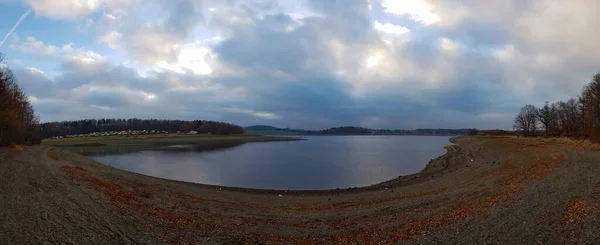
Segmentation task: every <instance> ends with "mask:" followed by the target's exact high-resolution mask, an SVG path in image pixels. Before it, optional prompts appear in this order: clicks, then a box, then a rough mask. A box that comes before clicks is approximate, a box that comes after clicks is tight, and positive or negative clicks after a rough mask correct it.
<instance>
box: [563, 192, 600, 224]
mask: <svg viewBox="0 0 600 245" xmlns="http://www.w3.org/2000/svg"><path fill="white" fill-rule="evenodd" d="M594 209H596V206H595V205H594V204H591V203H588V202H585V201H583V200H581V199H574V198H572V199H571V200H569V202H568V203H567V206H566V207H565V210H564V213H563V220H562V224H563V225H573V224H577V223H579V222H580V221H581V220H583V218H585V216H586V215H588V214H589V213H590V212H591V211H592V210H594Z"/></svg>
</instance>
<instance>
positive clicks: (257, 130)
mask: <svg viewBox="0 0 600 245" xmlns="http://www.w3.org/2000/svg"><path fill="white" fill-rule="evenodd" d="M244 130H245V131H246V133H248V134H263V135H439V136H455V135H467V134H468V133H469V129H417V130H400V129H370V128H363V127H353V126H344V127H335V128H329V129H324V130H303V129H289V128H277V127H273V126H267V125H255V126H250V127H246V128H244Z"/></svg>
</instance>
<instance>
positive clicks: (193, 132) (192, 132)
mask: <svg viewBox="0 0 600 245" xmlns="http://www.w3.org/2000/svg"><path fill="white" fill-rule="evenodd" d="M187 134H198V131H194V130H192V131H190V132H188V133H187Z"/></svg>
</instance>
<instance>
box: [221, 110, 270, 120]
mask: <svg viewBox="0 0 600 245" xmlns="http://www.w3.org/2000/svg"><path fill="white" fill-rule="evenodd" d="M225 111H229V112H234V113H241V114H247V115H250V116H253V117H257V118H262V119H269V120H273V119H280V118H281V117H280V116H278V115H276V114H274V113H270V112H260V111H254V110H248V109H240V108H237V107H231V108H225Z"/></svg>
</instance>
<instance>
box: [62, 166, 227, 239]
mask: <svg viewBox="0 0 600 245" xmlns="http://www.w3.org/2000/svg"><path fill="white" fill-rule="evenodd" d="M61 168H62V169H63V171H65V172H66V173H67V174H68V175H69V176H70V177H71V178H73V179H75V180H77V181H79V182H81V183H83V184H86V185H88V186H89V187H91V188H92V189H93V190H95V191H97V192H100V193H102V194H104V195H105V196H107V197H108V198H109V200H110V201H111V202H113V203H116V204H121V205H123V206H125V207H128V208H132V209H135V210H137V211H141V212H143V213H145V214H146V215H148V216H150V217H152V218H154V219H155V220H157V221H159V222H163V223H167V224H170V225H172V226H174V227H190V228H195V229H198V230H204V231H231V228H228V227H225V226H222V225H218V224H212V223H203V222H198V221H195V220H192V219H189V218H186V217H183V216H181V215H179V214H177V213H176V212H175V211H172V210H167V209H165V208H161V207H157V206H154V205H150V204H148V203H145V202H144V199H147V198H150V197H151V195H150V194H149V193H147V192H146V191H140V190H135V189H134V190H127V189H126V188H124V187H122V186H120V185H117V184H115V183H112V182H110V181H107V180H104V179H101V178H96V177H93V176H91V175H90V173H89V172H88V171H87V170H86V169H84V168H82V167H76V166H68V165H64V166H62V167H61Z"/></svg>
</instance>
